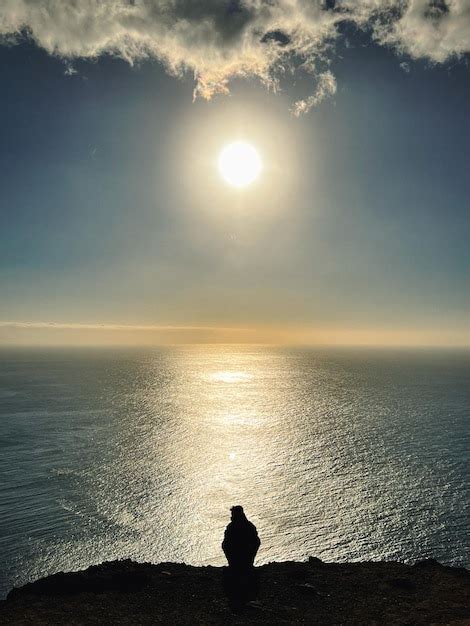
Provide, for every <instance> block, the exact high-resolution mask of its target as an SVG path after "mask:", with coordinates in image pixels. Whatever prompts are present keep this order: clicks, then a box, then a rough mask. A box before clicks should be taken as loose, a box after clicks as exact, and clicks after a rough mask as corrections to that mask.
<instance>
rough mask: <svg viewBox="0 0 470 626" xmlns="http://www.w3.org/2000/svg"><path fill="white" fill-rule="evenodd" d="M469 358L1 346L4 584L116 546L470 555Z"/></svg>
mask: <svg viewBox="0 0 470 626" xmlns="http://www.w3.org/2000/svg"><path fill="white" fill-rule="evenodd" d="M469 418H470V353H469V352H465V351H450V350H439V351H433V350H365V349H364V350H352V349H335V350H326V349H308V350H306V349H297V348H296V349H287V348H272V347H261V346H260V347H258V346H256V347H253V346H192V347H174V348H173V347H172V348H158V349H145V350H137V349H120V350H115V349H91V348H90V349H78V348H77V349H59V348H56V349H48V350H46V349H34V350H27V349H18V350H5V349H4V350H2V351H0V555H1V557H0V558H1V563H0V594H1V596H2V597H4V596H5V594H6V593H7V591H8V590H9V589H10V588H11V587H12V586H14V585H20V584H24V583H26V582H28V581H31V580H34V579H36V578H38V577H42V576H45V575H47V574H50V573H53V572H57V571H60V570H63V571H68V570H76V569H81V568H86V567H87V566H88V565H90V564H93V563H99V562H101V561H104V560H111V559H118V558H132V559H135V560H138V561H152V562H159V561H178V562H185V563H189V564H213V565H221V564H223V563H224V558H223V554H222V552H221V548H220V543H221V540H222V536H223V531H224V527H225V525H226V524H227V522H228V521H229V508H230V506H232V505H234V504H241V505H242V506H244V508H245V511H246V513H247V516H248V517H249V519H251V520H252V521H253V522H254V523H255V524H256V526H257V528H258V532H259V534H260V537H261V542H262V544H261V548H260V551H259V553H258V559H257V562H258V563H259V564H261V563H266V562H269V561H273V560H290V559H299V560H302V559H306V558H307V557H308V556H310V555H312V556H316V557H319V558H321V559H323V560H325V561H338V562H340V561H364V560H400V561H414V560H418V559H424V558H429V557H433V558H436V559H438V560H439V561H441V562H443V563H447V564H454V565H463V566H467V567H468V566H470V508H469V505H470V498H469V495H470V493H469V492H470V487H469V477H470V453H469V448H470V436H469V434H470V419H469Z"/></svg>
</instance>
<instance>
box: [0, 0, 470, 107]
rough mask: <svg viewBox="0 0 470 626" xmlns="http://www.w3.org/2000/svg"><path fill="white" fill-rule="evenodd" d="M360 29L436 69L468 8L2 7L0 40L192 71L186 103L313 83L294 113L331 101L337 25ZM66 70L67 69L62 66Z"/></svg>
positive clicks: (117, 2)
mask: <svg viewBox="0 0 470 626" xmlns="http://www.w3.org/2000/svg"><path fill="white" fill-rule="evenodd" d="M346 22H347V23H349V24H353V25H355V26H356V27H357V28H360V29H368V30H370V31H371V32H372V33H373V37H374V39H375V40H376V41H377V42H378V43H379V44H382V45H386V46H389V47H392V48H394V49H395V50H397V51H398V52H400V53H405V54H407V55H409V56H410V57H412V58H414V59H428V60H429V61H431V62H435V63H443V62H445V61H447V60H448V59H450V58H455V57H461V56H463V55H465V54H467V53H469V52H470V0H408V1H407V0H226V1H224V0H198V1H196V0H80V1H79V2H78V1H77V0H74V1H72V0H2V3H1V6H0V37H2V38H3V40H4V41H5V42H8V43H9V44H11V43H12V42H13V41H14V40H15V38H16V39H17V40H19V39H21V37H23V36H25V35H26V36H28V37H29V38H31V39H32V40H33V41H35V42H36V44H37V45H38V46H40V47H42V48H44V49H45V50H47V51H48V52H49V53H50V54H53V55H56V56H58V57H60V58H63V59H64V60H65V61H66V63H68V64H70V62H71V61H72V60H74V59H77V58H97V57H99V56H100V55H103V54H108V55H115V56H119V57H121V58H123V59H126V60H127V61H128V62H129V63H131V64H132V63H135V62H138V61H140V60H143V59H149V58H152V59H157V60H159V61H161V62H162V63H164V64H165V66H166V67H167V69H168V71H169V72H170V73H172V74H174V75H177V76H179V75H182V74H183V73H185V72H188V71H189V72H192V73H193V74H194V76H195V89H194V95H195V97H203V98H211V97H212V96H213V95H214V94H216V93H226V92H228V89H229V82H230V80H231V79H233V78H234V77H237V76H238V77H257V78H258V79H260V80H261V81H262V82H263V83H264V84H265V85H267V86H268V87H270V88H272V89H274V90H275V89H277V87H278V79H279V77H280V76H281V75H283V74H284V73H285V72H286V71H287V70H288V69H294V70H295V69H297V70H299V71H305V70H306V71H308V72H310V73H311V74H312V76H313V80H314V82H315V84H316V87H315V90H314V92H313V94H312V96H311V97H310V98H307V99H306V100H302V101H300V102H298V103H295V104H294V106H293V109H292V110H293V112H294V113H295V114H297V115H299V114H300V113H302V112H306V111H308V110H309V108H310V107H311V106H314V105H315V104H317V103H318V102H320V101H321V100H322V99H323V98H324V97H327V96H329V95H332V94H334V92H335V88H334V86H335V83H334V77H333V76H332V75H331V76H330V75H329V74H328V63H329V61H330V59H331V55H332V54H333V53H334V47H333V46H334V42H335V41H336V40H337V39H338V37H339V27H340V25H342V24H344V23H346ZM67 67H71V66H70V65H67Z"/></svg>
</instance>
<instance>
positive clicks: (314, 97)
mask: <svg viewBox="0 0 470 626" xmlns="http://www.w3.org/2000/svg"><path fill="white" fill-rule="evenodd" d="M335 93H336V79H335V77H334V76H333V74H332V73H331V72H330V71H329V70H328V71H327V72H324V73H323V74H320V75H319V76H318V83H317V87H316V89H315V91H314V92H313V93H312V94H311V95H310V96H309V97H308V98H305V99H304V100H297V102H296V103H295V104H294V107H293V109H292V113H293V114H294V115H295V116H296V117H299V116H300V115H301V114H302V113H308V112H309V111H310V109H311V108H312V107H314V106H316V105H317V104H320V102H322V101H323V100H324V99H325V98H328V97H329V96H333V95H334V94H335Z"/></svg>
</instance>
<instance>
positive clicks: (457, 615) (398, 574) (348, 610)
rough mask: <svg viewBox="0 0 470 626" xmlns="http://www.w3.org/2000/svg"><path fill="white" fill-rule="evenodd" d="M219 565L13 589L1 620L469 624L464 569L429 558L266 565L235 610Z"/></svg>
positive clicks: (115, 569)
mask: <svg viewBox="0 0 470 626" xmlns="http://www.w3.org/2000/svg"><path fill="white" fill-rule="evenodd" d="M225 574H226V572H225V569H224V568H220V567H210V566H209V567H192V566H189V565H184V564H175V563H160V564H158V565H153V564H150V563H135V562H133V561H129V560H126V561H113V562H109V563H102V564H101V565H96V566H92V567H89V568H88V569H87V570H85V571H80V572H71V573H62V572H60V573H58V574H54V575H52V576H48V577H47V578H43V579H41V580H38V581H36V582H33V583H30V584H27V585H25V586H24V587H21V588H18V589H13V590H12V591H11V592H10V593H9V594H8V597H7V599H6V600H5V601H3V602H0V623H2V624H31V625H32V624H34V625H35V626H39V625H45V624H48V625H50V624H77V625H78V624H87V625H88V624H116V625H119V624H133V625H136V624H159V623H161V624H171V623H173V624H249V623H269V624H283V623H285V624H289V623H290V624H292V623H306V624H345V623H347V624H431V623H433V624H468V625H470V571H468V570H466V569H463V568H452V567H446V566H443V565H440V564H439V563H437V562H436V561H434V560H427V561H421V562H419V563H416V564H415V565H405V564H403V563H395V562H367V563H341V564H339V563H323V562H322V561H320V560H319V559H316V558H310V559H309V561H307V562H304V563H298V562H283V563H270V564H268V565H263V566H261V567H259V568H257V569H256V576H257V598H256V599H255V600H251V601H247V602H246V604H245V605H244V606H243V608H242V609H241V610H240V611H239V612H236V613H234V612H233V607H232V610H231V608H230V602H229V599H228V598H227V585H226V581H225V582H224V578H226V575H225Z"/></svg>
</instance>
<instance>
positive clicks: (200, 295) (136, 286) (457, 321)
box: [0, 31, 470, 344]
mask: <svg viewBox="0 0 470 626" xmlns="http://www.w3.org/2000/svg"><path fill="white" fill-rule="evenodd" d="M58 57H59V58H58ZM403 63H405V65H403ZM401 64H402V65H401ZM68 67H70V66H69V65H67V64H66V63H64V60H63V58H60V55H55V56H54V55H50V54H48V52H46V51H45V50H43V49H42V48H41V47H40V46H38V45H37V44H35V43H34V42H32V41H30V40H25V39H23V40H22V41H19V42H17V43H16V44H15V45H8V46H3V47H0V73H1V75H2V87H3V88H2V98H1V100H0V114H1V119H2V141H1V142H0V163H1V168H0V182H1V189H2V199H1V205H0V291H1V293H2V297H1V299H0V323H1V322H14V323H16V322H21V323H25V324H26V323H37V322H44V323H50V322H52V323H61V324H65V325H66V324H69V323H70V324H91V325H93V324H104V325H116V324H124V325H130V326H132V325H156V326H159V325H163V326H165V325H172V326H178V327H179V326H181V327H186V326H190V327H199V326H200V327H216V328H217V327H224V328H225V327H230V328H232V327H235V328H238V327H240V328H276V329H310V330H312V331H315V329H326V328H327V329H333V330H337V331H338V333H339V335H340V336H341V332H344V331H345V329H346V330H347V329H349V330H350V329H359V330H360V331H361V332H363V331H367V330H372V331H374V332H376V333H378V335H380V333H381V332H392V333H393V332H395V331H397V332H398V331H400V332H401V331H403V332H406V334H407V335H406V336H407V337H411V336H412V335H413V333H416V336H419V337H422V332H423V329H424V330H426V333H427V335H426V337H428V339H426V341H428V342H429V343H433V342H436V343H441V342H442V337H444V338H445V337H449V338H450V339H449V342H450V343H457V344H458V343H468V341H469V338H470V322H469V319H468V311H469V308H470V307H469V305H470V297H469V289H468V287H469V273H470V252H469V245H468V241H469V236H470V214H469V197H470V177H469V174H468V164H469V162H470V159H469V157H470V147H469V146H470V117H469V115H468V103H469V102H470V81H469V71H470V70H469V68H468V66H467V63H466V61H465V58H461V59H460V60H456V59H454V60H449V61H447V62H446V63H442V64H437V65H436V64H434V63H432V62H431V61H429V60H427V59H412V58H410V56H409V55H408V56H406V55H401V56H400V55H397V54H396V52H395V51H393V50H391V49H389V48H387V47H384V46H380V45H378V44H377V43H372V42H371V40H370V37H369V36H368V35H365V34H358V33H357V32H356V33H354V32H352V31H351V32H348V33H347V41H346V40H343V41H342V42H341V43H338V44H337V46H336V50H335V54H334V55H332V57H331V59H330V63H329V66H328V68H329V71H331V72H332V74H333V75H334V77H335V83H336V93H333V94H328V96H327V97H325V98H324V99H323V100H322V101H321V102H319V103H318V104H317V105H316V106H313V107H312V108H311V110H310V111H309V112H308V113H306V114H305V115H302V116H300V117H295V116H294V115H293V114H292V102H293V101H295V100H301V99H303V98H305V97H306V95H307V96H308V93H309V89H310V88H311V82H312V77H311V76H310V75H309V74H306V73H302V72H300V74H298V75H294V76H289V74H287V75H286V76H284V77H282V79H281V88H282V89H281V91H280V92H279V93H273V92H272V91H270V90H268V89H266V88H265V87H264V86H262V85H260V83H259V80H257V79H256V77H254V78H247V79H241V78H237V77H235V78H234V79H233V80H232V82H231V87H230V91H231V92H230V95H215V96H214V97H213V99H211V100H210V101H205V100H204V99H196V101H195V102H193V99H192V92H193V88H194V81H193V77H192V76H191V75H190V74H186V75H185V76H184V77H183V78H175V77H173V76H169V75H168V73H167V72H166V71H165V68H164V67H163V66H162V64H161V63H160V61H159V60H158V59H148V60H144V61H140V62H139V63H137V65H136V66H134V67H131V66H130V65H129V63H127V62H126V61H125V60H122V59H117V58H112V57H110V56H109V55H104V56H99V57H98V58H95V59H93V60H91V59H86V58H85V59H84V58H77V59H75V60H74V62H73V71H74V73H73V74H72V75H67V74H68V73H69V72H67V68H68ZM240 133H241V134H242V135H243V137H244V138H245V139H247V140H249V141H253V143H254V144H255V145H256V146H257V148H258V149H259V151H260V154H261V155H262V158H263V161H264V163H265V169H264V171H263V174H262V176H261V179H260V181H259V182H258V183H256V184H255V185H254V186H253V187H252V188H250V189H247V190H244V191H242V192H240V191H234V190H233V189H227V188H225V187H224V183H223V182H222V181H221V180H220V177H219V175H218V173H217V170H216V167H215V166H214V167H213V163H215V162H216V158H217V154H218V151H219V150H220V149H221V148H222V147H223V145H224V144H226V143H227V142H230V141H232V140H233V139H236V138H237V137H238V136H239V135H240ZM18 332H19V331H17V330H16V331H15V333H14V337H15V338H17V337H18ZM2 333H3V334H4V341H5V342H9V341H12V336H13V335H12V331H11V327H7V326H4V327H3V329H0V340H1V339H2ZM307 335H308V333H307V334H306V337H307ZM314 335H315V333H314V332H313V336H314ZM28 338H29V339H31V340H34V333H32V334H31V333H30V334H28ZM433 338H434V339H433ZM434 340H435V341H434ZM306 341H307V339H306ZM410 341H412V340H410ZM426 341H425V342H426ZM418 343H419V341H418ZM444 343H445V341H444Z"/></svg>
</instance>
